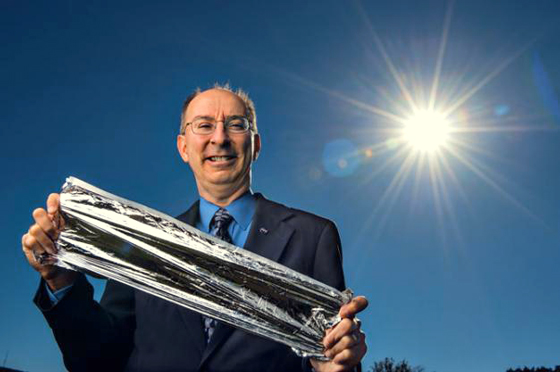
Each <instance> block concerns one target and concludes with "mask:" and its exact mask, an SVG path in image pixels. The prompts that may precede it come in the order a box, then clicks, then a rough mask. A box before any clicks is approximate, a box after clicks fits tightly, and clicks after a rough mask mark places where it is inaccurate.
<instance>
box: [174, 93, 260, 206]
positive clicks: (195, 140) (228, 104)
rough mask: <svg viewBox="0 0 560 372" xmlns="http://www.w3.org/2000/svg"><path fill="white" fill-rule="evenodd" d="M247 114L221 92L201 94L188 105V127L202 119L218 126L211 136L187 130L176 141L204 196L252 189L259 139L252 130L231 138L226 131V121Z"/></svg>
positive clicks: (241, 105)
mask: <svg viewBox="0 0 560 372" xmlns="http://www.w3.org/2000/svg"><path fill="white" fill-rule="evenodd" d="M245 114H246V112H245V104H244V102H243V101H242V100H241V99H240V98H239V97H238V96H236V95H235V94H233V93H231V92H228V91H225V90H220V89H210V90H207V91H205V92H202V93H201V94H199V95H198V96H196V97H195V98H194V99H193V100H192V101H191V103H190V104H189V106H188V108H187V112H186V115H185V119H186V122H187V123H188V122H192V121H193V119H195V118H197V117H201V116H205V117H212V118H215V119H216V121H217V122H218V125H217V127H216V130H215V131H214V133H212V134H208V135H199V134H194V133H193V132H192V128H190V126H188V127H187V128H185V133H184V134H183V135H179V136H178V138H177V148H178V150H179V153H180V154H181V157H182V158H183V160H184V161H185V162H186V163H189V165H190V167H191V169H192V171H193V173H194V176H195V179H196V183H197V186H198V189H199V192H200V193H201V194H205V193H210V195H215V194H216V192H217V193H220V194H223V193H224V192H230V193H231V194H233V193H235V192H236V191H240V190H245V189H248V188H249V187H250V184H251V163H252V161H253V160H254V159H255V158H256V156H257V154H258V152H259V150H260V138H259V136H258V134H254V133H253V132H252V131H251V130H249V131H247V132H246V133H242V134H231V133H228V132H226V131H225V128H224V120H226V119H227V118H228V117H229V116H234V115H240V116H245ZM203 196H206V195H203Z"/></svg>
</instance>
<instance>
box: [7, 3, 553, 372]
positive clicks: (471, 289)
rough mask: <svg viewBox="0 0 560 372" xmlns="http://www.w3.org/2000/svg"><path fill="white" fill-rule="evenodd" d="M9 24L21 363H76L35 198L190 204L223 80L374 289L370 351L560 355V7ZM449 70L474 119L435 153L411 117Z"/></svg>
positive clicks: (56, 6) (12, 295)
mask: <svg viewBox="0 0 560 372" xmlns="http://www.w3.org/2000/svg"><path fill="white" fill-rule="evenodd" d="M0 18H1V22H0V24H1V25H2V26H1V28H2V33H1V36H0V38H1V39H2V46H3V48H2V70H1V77H2V86H3V89H2V91H1V93H0V94H1V95H2V100H1V102H2V103H1V107H2V116H1V117H2V124H1V127H0V131H1V138H2V146H1V147H0V152H1V153H2V156H1V160H0V161H1V167H2V169H3V174H4V176H3V178H2V182H1V185H0V187H1V195H2V199H1V203H2V209H3V210H4V213H3V214H2V215H1V216H0V222H1V226H2V229H3V234H2V238H1V239H2V241H1V246H2V247H3V248H2V249H3V251H2V252H3V253H2V260H0V283H1V284H0V294H1V296H2V298H3V301H2V306H1V307H0V309H1V311H2V316H1V317H0V361H2V362H3V361H4V359H5V358H6V357H7V362H6V366H10V367H12V368H18V369H23V370H27V371H60V370H63V366H62V362H61V357H60V354H59V352H58V349H57V347H56V344H55V342H54V340H53V338H52V336H51V333H50V330H49V329H48V327H47V325H46V323H45V322H44V320H43V318H42V315H41V314H40V313H39V311H38V310H37V309H36V308H35V307H34V306H33V305H32V303H31V299H32V296H33V294H34V291H35V289H36V287H37V284H38V276H37V275H36V274H35V273H34V272H33V271H32V269H31V268H29V267H28V265H27V263H26V261H25V259H24V257H23V255H22V253H21V248H20V239H21V235H22V234H23V233H25V232H26V230H27V229H28V227H29V224H30V223H31V211H32V210H33V209H34V208H35V207H37V206H42V205H44V201H45V199H46V196H47V195H48V193H50V192H53V191H57V190H59V189H60V186H61V185H62V183H63V182H64V179H65V178H66V177H67V176H70V175H72V176H76V177H78V178H81V179H83V180H85V181H87V182H89V183H92V184H94V185H96V186H98V187H101V188H103V189H106V190H108V191H110V192H112V193H115V194H117V195H120V196H123V197H125V198H128V199H131V200H134V201H138V202H140V203H143V204H145V205H148V206H150V207H153V208H156V209H159V210H161V211H164V212H166V213H168V214H171V215H176V214H179V213H180V212H182V211H183V210H185V209H186V208H187V207H188V205H189V204H190V203H191V202H192V201H194V200H195V199H196V188H195V184H194V181H193V179H192V176H191V174H190V171H189V170H188V169H187V168H186V166H185V165H184V164H183V163H182V162H181V160H180V158H179V156H178V154H177V153H176V150H175V144H174V143H175V136H176V134H177V129H178V125H179V115H180V107H181V104H182V101H183V99H184V97H185V96H186V95H187V94H188V93H189V92H190V91H191V90H193V89H194V88H196V87H197V86H201V87H203V88H205V87H209V86H210V85H212V84H213V83H214V82H216V81H217V82H231V84H233V85H234V86H240V87H243V88H244V89H246V90H247V91H248V92H249V93H250V94H251V96H252V97H253V99H254V101H255V103H256V107H257V115H258V124H259V129H260V132H261V135H262V140H263V150H262V153H261V157H260V158H259V160H258V162H257V163H256V164H255V169H254V190H255V191H259V192H262V193H264V194H265V195H266V196H267V197H269V198H271V199H274V200H277V201H280V202H282V203H285V204H288V205H290V206H294V207H297V208H300V209H304V210H309V211H311V212H314V213H316V214H320V215H323V216H326V217H328V218H330V219H332V220H334V221H335V222H336V223H337V226H338V227H339V230H340V233H341V237H342V242H343V249H344V266H345V272H346V277H347V284H348V286H349V287H351V288H352V289H353V290H354V291H355V292H356V293H359V294H363V295H365V296H367V297H368V298H369V300H370V307H369V308H368V309H367V310H366V311H365V312H364V313H363V315H362V319H363V328H364V330H365V331H366V333H367V341H368V345H369V352H368V354H367V356H366V358H365V365H366V366H369V365H372V364H373V362H374V361H376V360H379V359H382V358H384V357H393V358H395V359H403V358H406V359H407V360H409V361H410V362H411V363H412V364H414V365H423V366H425V367H426V369H427V370H428V371H432V370H433V371H438V372H466V371H473V370H476V371H480V372H486V371H488V372H489V371H505V370H506V369H507V368H509V367H515V366H520V365H549V366H552V365H555V364H558V363H559V360H558V355H559V350H560V315H559V311H558V309H559V308H560V292H559V291H558V285H559V283H560V273H559V272H560V270H558V262H559V260H560V250H559V248H560V195H559V192H558V190H560V167H559V166H558V161H559V160H560V111H559V105H558V96H559V95H560V42H559V40H560V26H558V25H560V4H559V3H558V2H556V1H518V2H512V1H492V2H490V1H484V2H483V1H456V2H455V3H453V4H450V3H449V2H446V1H423V2H415V1H392V2H388V1H387V2H386V1H375V2H373V1H364V2H362V3H360V2H352V1H348V2H346V1H344V2H343V1H309V2H300V1H282V2H265V1H261V2H258V1H237V2H233V1H231V2H228V1H206V2H204V3H203V2H179V1H176V2H165V3H164V4H158V5H157V6H156V5H154V3H153V2H138V1H136V2H118V3H117V4H115V3H113V2H97V3H96V4H90V3H89V2H73V1H64V2H63V1H52V2H18V1H5V2H3V5H2V12H1V14H0ZM446 20H447V21H446ZM445 30H446V31H447V32H444V31H445ZM442 35H445V37H442ZM442 40H444V41H446V42H445V43H444V44H442ZM442 45H443V47H442ZM438 56H440V57H441V58H439V59H438ZM438 61H439V62H440V63H439V64H438ZM438 65H439V67H440V68H439V70H438V69H436V67H437V66H438ZM436 70H438V71H439V73H438V74H437V75H438V76H439V83H438V89H436V91H437V95H436V96H435V99H434V107H435V109H437V110H439V111H446V110H447V109H449V108H451V107H453V108H454V110H453V112H451V113H449V121H450V122H452V123H453V125H455V128H458V130H456V131H455V132H453V133H450V135H449V136H450V142H448V144H447V145H446V147H444V148H442V150H441V151H440V152H439V153H437V154H435V155H432V156H426V157H425V161H424V162H423V163H421V162H420V160H419V156H418V155H417V154H416V155H415V153H414V151H413V150H407V149H408V147H407V146H406V144H403V143H402V142H399V140H398V133H400V132H399V130H400V129H399V128H401V126H402V123H400V124H399V122H398V120H395V117H396V118H397V119H398V118H406V117H408V116H409V115H410V112H411V103H410V102H413V104H415V105H416V106H418V107H420V108H422V107H425V106H426V104H427V102H428V101H429V99H428V98H429V96H430V94H429V93H430V92H431V88H432V86H433V81H434V76H435V75H436V74H435V71H436ZM399 82H400V83H401V84H400V86H399ZM407 94H408V95H409V97H411V99H410V100H407ZM454 106H456V107H454ZM387 113H390V114H392V115H393V116H390V115H386V114H387ZM414 156H416V157H414ZM407 157H408V159H409V161H408V162H407V160H405V159H407ZM410 159H413V160H414V161H411V160H410ZM420 164H422V165H420ZM96 287H97V290H98V295H99V293H100V292H101V291H102V287H103V284H102V283H101V282H96Z"/></svg>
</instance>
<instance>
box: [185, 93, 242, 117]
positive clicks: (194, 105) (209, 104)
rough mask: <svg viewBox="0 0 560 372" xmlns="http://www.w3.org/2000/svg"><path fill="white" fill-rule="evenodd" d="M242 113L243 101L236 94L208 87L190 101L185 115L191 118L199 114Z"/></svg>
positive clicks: (226, 114)
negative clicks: (208, 88)
mask: <svg viewBox="0 0 560 372" xmlns="http://www.w3.org/2000/svg"><path fill="white" fill-rule="evenodd" d="M244 114H245V103H244V102H243V100H242V99H241V98H239V97H238V96H237V95H236V94H234V93H232V92H228V91H227V90H221V89H210V90H206V91H204V92H202V93H200V94H199V95H197V96H196V97H195V98H194V99H193V100H192V101H191V103H190V104H189V106H188V108H187V112H186V117H187V119H191V118H194V117H196V116H200V115H207V116H214V117H217V116H221V115H224V116H228V115H244Z"/></svg>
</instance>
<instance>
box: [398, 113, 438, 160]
mask: <svg viewBox="0 0 560 372" xmlns="http://www.w3.org/2000/svg"><path fill="white" fill-rule="evenodd" d="M403 137H404V139H405V140H406V142H408V143H409V144H410V145H411V146H412V147H413V148H414V149H416V150H417V151H420V152H434V151H436V150H438V149H439V148H441V147H442V146H444V145H445V143H446V142H447V140H448V138H449V122H448V121H447V119H446V118H445V116H443V114H441V113H438V112H435V111H431V110H423V111H418V112H416V113H415V114H414V115H412V117H410V118H409V119H408V120H407V121H406V122H405V125H404V129H403Z"/></svg>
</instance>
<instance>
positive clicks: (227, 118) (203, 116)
mask: <svg viewBox="0 0 560 372" xmlns="http://www.w3.org/2000/svg"><path fill="white" fill-rule="evenodd" d="M244 117H245V116H243V115H230V116H226V120H231V119H238V118H244ZM198 119H205V120H216V118H215V117H213V116H208V115H199V116H195V117H194V118H193V119H192V120H191V121H195V120H198Z"/></svg>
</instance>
